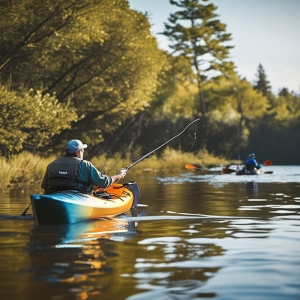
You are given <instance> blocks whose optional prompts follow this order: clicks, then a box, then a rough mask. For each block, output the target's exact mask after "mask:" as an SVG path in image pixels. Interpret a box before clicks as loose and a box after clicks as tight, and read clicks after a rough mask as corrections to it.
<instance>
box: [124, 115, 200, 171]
mask: <svg viewBox="0 0 300 300" xmlns="http://www.w3.org/2000/svg"><path fill="white" fill-rule="evenodd" d="M199 120H200V118H198V119H196V120H194V121H193V122H191V123H190V124H188V125H187V126H186V127H185V128H184V129H183V130H182V131H181V132H180V133H178V134H177V135H175V136H174V137H172V138H171V139H169V140H168V141H166V142H165V143H164V144H162V145H160V146H159V147H157V148H156V149H154V150H152V151H150V152H149V153H147V154H145V155H144V156H142V157H141V158H139V159H138V160H136V161H134V162H133V163H132V164H131V165H129V166H127V167H125V168H124V169H126V170H127V171H128V170H129V169H131V168H132V167H133V166H135V165H136V164H138V163H139V162H141V161H142V160H144V159H145V158H147V157H148V156H150V155H151V154H152V153H154V152H155V151H157V150H158V149H160V148H162V147H163V146H165V145H166V144H168V143H170V142H171V141H172V140H174V139H176V138H177V137H178V136H180V135H181V134H182V133H184V132H185V131H186V130H187V128H188V127H189V126H190V125H191V124H193V123H195V122H197V121H199Z"/></svg>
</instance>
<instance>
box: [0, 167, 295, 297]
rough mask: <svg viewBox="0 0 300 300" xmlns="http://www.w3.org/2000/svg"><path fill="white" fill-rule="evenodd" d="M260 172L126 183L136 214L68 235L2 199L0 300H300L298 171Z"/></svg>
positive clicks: (11, 195) (78, 227)
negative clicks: (133, 189)
mask: <svg viewBox="0 0 300 300" xmlns="http://www.w3.org/2000/svg"><path fill="white" fill-rule="evenodd" d="M264 171H273V172H274V173H273V174H261V175H258V176H236V175H234V174H226V175H225V174H221V173H220V169H212V170H210V171H206V172H204V171H197V172H188V171H186V172H185V171H184V172H183V173H182V174H172V175H170V176H169V175H168V176H166V175H164V176H162V175H160V174H157V175H156V176H153V174H149V175H148V174H147V173H145V174H144V175H143V176H139V177H138V178H136V177H135V178H132V177H130V174H128V175H127V177H126V179H127V180H135V181H136V182H137V183H138V184H139V186H140V189H141V193H142V198H141V201H140V205H139V207H138V209H137V211H135V212H130V213H128V214H126V215H123V216H120V217H118V218H115V219H112V220H97V221H91V222H82V223H78V224H73V225H68V226H41V227H37V226H36V225H35V222H34V220H33V218H32V216H27V217H25V218H24V217H20V215H21V213H22V212H23V210H24V209H25V208H26V207H27V206H28V204H29V194H30V193H36V192H39V188H36V189H32V190H31V191H26V190H25V191H20V190H18V191H14V192H8V191H1V202H0V224H1V226H0V251H1V255H0V265H1V271H0V276H1V280H0V299H18V300H19V299H53V300H56V299H111V300H115V299H129V300H135V299H142V300H145V299H149V300H153V299H155V300H159V299H164V300H165V299H247V300H248V299H297V300H299V299H300V166H289V167H285V166H269V167H265V168H264ZM129 173H130V172H129ZM28 212H29V213H32V211H31V210H29V211H28Z"/></svg>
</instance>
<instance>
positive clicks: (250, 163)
mask: <svg viewBox="0 0 300 300" xmlns="http://www.w3.org/2000/svg"><path fill="white" fill-rule="evenodd" d="M245 165H246V169H248V170H251V169H254V168H256V169H260V168H261V165H259V164H258V163H257V161H256V159H255V158H253V157H249V158H248V159H247V160H246V161H245Z"/></svg>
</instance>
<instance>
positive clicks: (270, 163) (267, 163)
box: [263, 160, 273, 166]
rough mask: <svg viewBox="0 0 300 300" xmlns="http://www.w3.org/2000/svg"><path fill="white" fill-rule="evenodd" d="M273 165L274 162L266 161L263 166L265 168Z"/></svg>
mask: <svg viewBox="0 0 300 300" xmlns="http://www.w3.org/2000/svg"><path fill="white" fill-rule="evenodd" d="M272 164H273V162H272V161H271V160H266V161H265V162H264V163H263V165H264V166H271V165H272Z"/></svg>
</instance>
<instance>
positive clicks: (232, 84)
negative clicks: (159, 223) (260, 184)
mask: <svg viewBox="0 0 300 300" xmlns="http://www.w3.org/2000/svg"><path fill="white" fill-rule="evenodd" d="M205 93H206V95H207V98H208V99H209V105H210V108H209V111H210V112H209V121H210V127H211V128H212V129H213V130H212V134H211V137H210V138H211V140H212V141H214V144H213V147H212V148H211V149H209V150H213V149H218V150H219V151H218V150H216V151H215V152H216V153H218V154H225V155H227V156H228V157H230V156H232V155H235V158H238V157H239V154H240V150H241V149H242V148H243V147H246V146H247V145H248V142H249V136H250V133H251V131H253V130H256V129H257V128H258V127H259V126H260V125H261V122H260V121H261V120H262V119H263V117H264V116H265V115H266V113H267V110H268V107H269V102H268V99H267V98H266V97H265V96H263V95H262V93H261V92H258V91H256V90H254V89H253V87H252V85H251V84H250V83H249V82H248V81H246V80H245V79H240V78H239V77H238V76H237V75H235V76H234V75H232V76H231V78H227V77H226V76H222V77H219V78H218V79H217V80H216V79H215V80H211V81H210V82H209V83H208V84H207V85H206V87H205Z"/></svg>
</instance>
